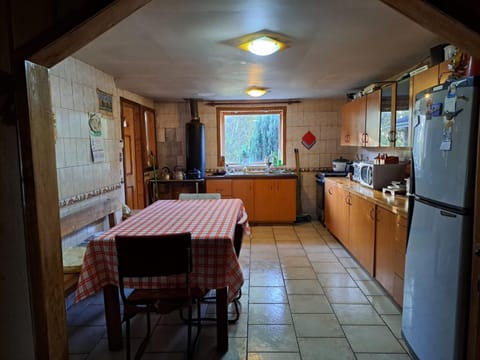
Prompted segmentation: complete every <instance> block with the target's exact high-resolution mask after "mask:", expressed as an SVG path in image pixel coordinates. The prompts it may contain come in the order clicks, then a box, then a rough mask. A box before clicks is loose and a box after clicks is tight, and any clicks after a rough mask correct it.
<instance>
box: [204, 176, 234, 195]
mask: <svg viewBox="0 0 480 360" xmlns="http://www.w3.org/2000/svg"><path fill="white" fill-rule="evenodd" d="M207 193H219V194H221V195H222V198H223V199H229V198H231V197H232V180H230V179H222V180H220V179H218V180H217V179H213V180H211V179H208V180H207Z"/></svg>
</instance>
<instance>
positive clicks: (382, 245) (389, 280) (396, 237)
mask: <svg viewBox="0 0 480 360" xmlns="http://www.w3.org/2000/svg"><path fill="white" fill-rule="evenodd" d="M406 222H407V220H406V218H405V217H402V216H400V215H396V214H394V213H392V212H391V211H388V210H386V209H384V208H381V207H377V221H376V233H377V235H376V244H375V278H376V279H377V281H378V282H379V283H380V284H382V286H383V287H384V288H385V290H387V292H388V293H389V294H390V295H392V297H393V299H394V300H395V301H396V302H397V304H398V305H400V306H402V304H403V277H404V274H405V251H406V245H407V224H406Z"/></svg>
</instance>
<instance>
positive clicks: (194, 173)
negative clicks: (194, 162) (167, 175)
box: [187, 169, 202, 179]
mask: <svg viewBox="0 0 480 360" xmlns="http://www.w3.org/2000/svg"><path fill="white" fill-rule="evenodd" d="M201 178H202V172H201V171H200V170H198V169H191V170H187V179H201Z"/></svg>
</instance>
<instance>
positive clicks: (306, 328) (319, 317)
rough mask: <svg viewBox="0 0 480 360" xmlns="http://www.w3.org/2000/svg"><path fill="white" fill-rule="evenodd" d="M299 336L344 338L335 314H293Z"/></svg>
mask: <svg viewBox="0 0 480 360" xmlns="http://www.w3.org/2000/svg"><path fill="white" fill-rule="evenodd" d="M292 316H293V324H294V325H295V331H296V332H297V336H298V337H300V338H303V337H344V336H345V335H344V334H343V330H342V327H341V326H340V323H339V322H338V320H337V317H336V316H335V315H334V314H292Z"/></svg>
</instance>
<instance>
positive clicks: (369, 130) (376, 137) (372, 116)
mask: <svg viewBox="0 0 480 360" xmlns="http://www.w3.org/2000/svg"><path fill="white" fill-rule="evenodd" d="M381 99H382V91H381V90H377V91H374V92H372V93H370V94H368V95H367V99H366V101H367V105H366V118H365V134H364V136H363V137H362V140H363V144H362V145H363V146H368V147H376V146H379V145H380V106H381Z"/></svg>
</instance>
